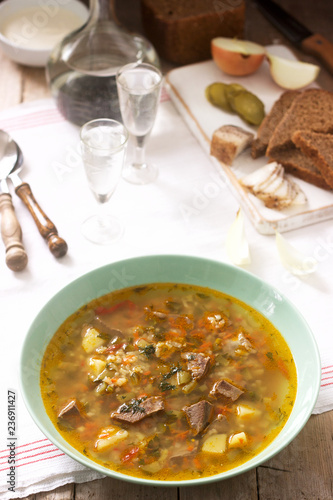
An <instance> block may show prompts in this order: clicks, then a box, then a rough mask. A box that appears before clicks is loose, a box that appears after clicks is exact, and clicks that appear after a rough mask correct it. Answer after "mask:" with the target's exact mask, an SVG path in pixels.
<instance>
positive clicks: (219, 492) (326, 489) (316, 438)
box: [0, 0, 333, 500]
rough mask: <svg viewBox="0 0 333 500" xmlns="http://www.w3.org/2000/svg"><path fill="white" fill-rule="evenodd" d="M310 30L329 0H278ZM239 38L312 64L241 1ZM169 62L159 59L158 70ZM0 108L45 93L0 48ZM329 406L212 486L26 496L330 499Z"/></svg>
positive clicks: (58, 499)
mask: <svg viewBox="0 0 333 500" xmlns="http://www.w3.org/2000/svg"><path fill="white" fill-rule="evenodd" d="M279 4H280V5H281V6H283V7H285V8H286V10H289V12H291V13H293V14H294V15H295V16H297V18H298V20H299V21H301V22H302V23H304V24H305V25H306V26H307V27H308V28H309V29H311V30H312V31H313V32H315V33H321V34H322V35H324V36H325V37H326V38H328V39H329V40H330V41H331V42H333V32H332V25H333V24H332V21H333V2H332V0H316V1H314V0H309V1H305V0H280V1H279ZM116 7H117V12H118V17H119V19H120V20H121V21H122V22H123V23H124V24H125V25H127V26H128V27H129V28H130V29H133V30H136V31H139V32H140V31H142V28H141V23H140V2H139V0H118V1H117V2H116ZM245 38H247V39H249V40H253V41H256V42H258V43H261V44H263V45H267V44H271V43H281V44H285V45H287V46H289V47H290V48H291V49H292V50H294V52H295V54H296V56H298V57H299V58H300V59H302V60H303V61H307V62H312V63H316V61H315V60H314V59H313V58H312V57H311V56H308V55H305V54H303V53H301V52H299V51H297V50H296V49H295V48H294V47H292V46H290V44H289V43H288V41H287V40H286V39H285V38H284V37H283V35H281V34H280V33H279V32H278V31H277V30H276V29H275V28H273V27H272V26H271V25H270V24H269V23H268V21H266V19H265V18H264V17H263V16H262V15H261V14H260V13H259V12H258V11H257V9H256V8H255V6H254V4H253V2H252V0H247V12H246V28H245ZM170 67H171V65H170V64H168V63H165V62H163V69H164V70H167V69H169V68H170ZM0 69H1V72H0V75H1V77H0V110H4V109H7V108H9V107H11V106H15V105H17V104H19V103H22V102H27V101H32V100H36V99H41V98H44V97H49V96H50V93H49V89H48V88H47V85H46V81H45V75H44V71H43V70H42V69H34V68H28V67H23V66H19V65H16V64H15V63H12V62H11V61H9V60H8V59H7V58H6V57H5V56H4V55H3V54H2V52H1V50H0ZM318 83H319V84H320V85H321V86H322V87H323V88H326V89H327V90H331V91H332V90H333V76H332V75H331V74H329V73H328V72H327V71H326V70H325V69H324V68H322V69H321V72H320V75H319V78H318ZM332 430H333V411H330V412H326V413H323V414H321V415H317V416H312V417H311V418H310V420H309V421H308V423H307V424H306V426H305V427H304V428H303V430H302V431H301V432H300V434H299V435H298V436H297V437H296V438H295V440H294V441H293V442H292V443H291V444H290V445H289V446H288V447H287V448H286V449H285V450H283V451H282V452H280V453H279V454H278V455H276V456H275V457H274V458H272V459H271V460H270V461H268V462H266V463H264V464H263V465H261V466H260V467H258V468H257V469H253V470H251V471H250V472H248V473H246V474H243V475H241V476H237V477H235V478H232V479H229V480H226V481H221V482H218V483H215V484H212V485H207V486H201V487H195V488H155V487H143V486H138V485H134V484H130V483H126V482H123V481H118V480H114V479H111V478H105V479H100V480H96V481H92V482H88V483H84V484H68V485H66V486H63V487H61V488H58V489H56V490H54V491H51V492H46V493H37V494H35V495H31V496H29V497H27V499H26V500H74V499H75V500H88V499H92V498H94V499H97V500H104V499H112V500H115V499H117V500H131V499H137V500H143V499H145V500H146V499H147V500H148V499H149V500H155V499H156V500H166V499H168V500H199V499H200V498H202V497H203V496H204V497H205V500H216V499H228V500H229V499H230V500H231V499H232V500H301V499H305V500H332V499H333V484H332V482H333V465H332V464H333V456H332V455H333V453H332V450H333V447H332V443H333V434H332Z"/></svg>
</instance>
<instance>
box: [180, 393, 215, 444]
mask: <svg viewBox="0 0 333 500" xmlns="http://www.w3.org/2000/svg"><path fill="white" fill-rule="evenodd" d="M183 409H184V412H185V414H186V418H187V421H188V424H189V426H190V427H191V429H192V431H193V432H194V435H197V434H199V433H200V432H201V431H203V430H204V429H205V427H207V425H208V424H209V422H210V421H211V420H212V418H213V415H214V407H213V405H212V404H211V403H209V401H206V400H204V399H203V400H202V401H199V402H198V403H194V404H193V405H190V406H185V407H184V408H183Z"/></svg>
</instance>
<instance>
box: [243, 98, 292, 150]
mask: <svg viewBox="0 0 333 500" xmlns="http://www.w3.org/2000/svg"><path fill="white" fill-rule="evenodd" d="M298 95H299V91H297V90H287V91H286V92H283V94H281V96H280V97H279V99H278V100H277V101H275V103H274V104H273V107H272V109H271V110H270V112H269V113H268V114H267V115H266V116H265V118H264V119H263V121H262V123H261V125H260V127H259V128H258V131H257V137H256V138H255V139H254V141H253V142H252V145H251V156H252V158H259V157H260V156H264V154H265V153H266V149H267V146H268V143H269V140H270V138H271V137H272V135H273V133H274V131H275V128H276V127H277V125H278V124H279V123H280V121H281V120H282V118H283V116H284V115H285V113H286V112H287V110H288V109H289V108H290V106H291V104H292V102H293V101H294V99H295V97H297V96H298Z"/></svg>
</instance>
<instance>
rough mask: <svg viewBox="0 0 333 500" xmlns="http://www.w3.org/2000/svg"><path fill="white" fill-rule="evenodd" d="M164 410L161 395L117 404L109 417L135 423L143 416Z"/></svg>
mask: <svg viewBox="0 0 333 500" xmlns="http://www.w3.org/2000/svg"><path fill="white" fill-rule="evenodd" d="M161 410H164V402H163V399H162V397H161V396H153V397H150V398H139V399H132V400H131V401H130V402H129V403H128V404H126V403H124V404H122V405H121V406H119V408H118V410H117V411H115V412H113V413H111V417H112V418H114V419H116V420H121V421H124V422H129V423H135V422H139V421H140V420H142V419H143V418H145V417H149V416H150V415H153V414H154V413H157V412H159V411H161Z"/></svg>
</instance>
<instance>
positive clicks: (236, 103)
mask: <svg viewBox="0 0 333 500" xmlns="http://www.w3.org/2000/svg"><path fill="white" fill-rule="evenodd" d="M232 108H233V110H234V111H236V113H237V114H238V115H239V116H240V117H241V118H242V119H243V120H244V121H246V122H247V123H250V124H251V125H260V123H261V122H262V121H263V119H264V117H265V109H264V105H263V103H262V102H261V101H260V99H258V97H257V96H256V95H254V94H252V93H251V92H248V91H244V90H241V91H239V92H236V93H235V94H234V95H233V97H232Z"/></svg>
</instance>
